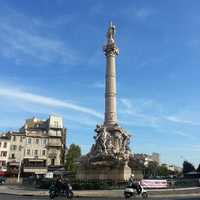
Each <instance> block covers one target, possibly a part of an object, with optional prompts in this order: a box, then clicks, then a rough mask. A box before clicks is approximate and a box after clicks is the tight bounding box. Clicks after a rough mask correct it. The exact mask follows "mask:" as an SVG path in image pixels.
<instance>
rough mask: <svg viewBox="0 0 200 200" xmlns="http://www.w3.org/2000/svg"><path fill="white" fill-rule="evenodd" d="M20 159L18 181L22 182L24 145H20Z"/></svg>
mask: <svg viewBox="0 0 200 200" xmlns="http://www.w3.org/2000/svg"><path fill="white" fill-rule="evenodd" d="M20 151H21V154H20V161H19V170H18V175H17V182H18V183H19V182H20V175H21V166H22V159H23V147H22V146H20Z"/></svg>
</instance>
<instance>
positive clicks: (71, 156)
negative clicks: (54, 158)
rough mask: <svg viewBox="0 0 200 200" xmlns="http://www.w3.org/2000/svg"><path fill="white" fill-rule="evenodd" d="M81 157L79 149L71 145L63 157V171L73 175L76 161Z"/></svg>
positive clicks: (75, 169)
mask: <svg viewBox="0 0 200 200" xmlns="http://www.w3.org/2000/svg"><path fill="white" fill-rule="evenodd" d="M80 156H81V148H80V146H79V145H75V144H71V145H70V147H69V150H68V152H67V154H66V157H65V169H66V170H67V171H71V172H73V173H76V172H77V168H78V166H77V163H76V162H77V160H78V159H79V158H80Z"/></svg>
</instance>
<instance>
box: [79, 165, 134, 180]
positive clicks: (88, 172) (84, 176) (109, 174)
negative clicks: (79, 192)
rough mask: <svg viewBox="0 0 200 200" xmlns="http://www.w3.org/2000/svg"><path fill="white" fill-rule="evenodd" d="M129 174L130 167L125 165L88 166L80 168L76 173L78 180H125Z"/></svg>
mask: <svg viewBox="0 0 200 200" xmlns="http://www.w3.org/2000/svg"><path fill="white" fill-rule="evenodd" d="M130 175H131V168H130V167H129V166H128V165H127V164H124V165H120V166H104V165H98V166H89V167H88V168H80V169H79V171H78V173H77V179H79V180H112V181H114V182H119V181H127V180H128V179H129V178H130Z"/></svg>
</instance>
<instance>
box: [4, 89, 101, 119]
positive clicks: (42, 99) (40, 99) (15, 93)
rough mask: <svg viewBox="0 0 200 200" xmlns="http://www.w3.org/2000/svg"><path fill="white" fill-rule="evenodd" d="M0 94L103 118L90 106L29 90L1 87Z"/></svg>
mask: <svg viewBox="0 0 200 200" xmlns="http://www.w3.org/2000/svg"><path fill="white" fill-rule="evenodd" d="M0 96H4V97H9V98H11V99H18V100H23V101H26V102H30V103H34V104H40V105H45V106H49V107H61V108H67V109H71V110H74V111H77V112H82V113H85V114H88V115H91V116H94V117H97V118H103V115H102V114H101V113H99V112H97V111H95V110H93V109H91V108H87V107H84V106H80V105H76V104H73V103H70V102H67V101H63V100H59V99H56V98H51V97H46V96H41V95H37V94H32V93H29V92H24V91H21V90H19V89H16V88H1V87H0Z"/></svg>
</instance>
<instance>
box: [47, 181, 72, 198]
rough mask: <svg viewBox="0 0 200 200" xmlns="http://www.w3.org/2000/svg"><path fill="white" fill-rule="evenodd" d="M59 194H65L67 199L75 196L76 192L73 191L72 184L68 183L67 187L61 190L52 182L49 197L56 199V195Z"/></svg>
mask: <svg viewBox="0 0 200 200" xmlns="http://www.w3.org/2000/svg"><path fill="white" fill-rule="evenodd" d="M58 196H64V197H66V198H67V199H72V198H73V196H74V193H73V191H72V186H71V185H70V184H69V183H68V184H67V185H66V189H65V190H61V189H59V188H58V187H57V186H56V185H55V184H52V185H51V186H50V188H49V198H50V199H54V198H55V197H58Z"/></svg>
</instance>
